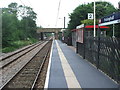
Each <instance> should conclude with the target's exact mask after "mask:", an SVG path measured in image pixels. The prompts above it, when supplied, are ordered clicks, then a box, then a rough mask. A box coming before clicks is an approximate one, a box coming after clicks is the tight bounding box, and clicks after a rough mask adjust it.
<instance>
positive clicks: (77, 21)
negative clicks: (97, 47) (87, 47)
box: [68, 1, 120, 37]
mask: <svg viewBox="0 0 120 90" xmlns="http://www.w3.org/2000/svg"><path fill="white" fill-rule="evenodd" d="M93 6H94V3H88V4H82V5H79V6H78V7H77V8H75V10H74V11H73V12H72V13H71V14H70V15H69V18H70V21H69V24H68V29H69V32H70V30H72V29H75V28H76V26H78V25H81V24H82V23H85V24H87V25H92V24H93V21H92V20H88V19H87V15H88V13H93V12H94V9H93ZM113 12H118V9H116V8H115V7H114V6H113V5H112V4H111V3H109V2H105V1H104V2H101V1H100V2H96V20H97V21H96V22H97V23H96V24H98V21H99V19H100V18H102V17H104V16H107V15H110V14H112V13H113ZM115 27H116V28H115V29H116V32H115V36H116V37H120V32H118V30H119V29H120V24H117V25H116V26H115ZM111 32H112V29H111V30H110V31H108V34H109V36H112V33H111Z"/></svg>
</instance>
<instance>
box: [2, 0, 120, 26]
mask: <svg viewBox="0 0 120 90" xmlns="http://www.w3.org/2000/svg"><path fill="white" fill-rule="evenodd" d="M95 1H108V2H110V3H111V4H113V5H114V6H115V7H116V8H118V2H119V1H120V0H114V2H113V0H95ZM11 2H16V3H18V5H24V4H25V5H26V6H30V7H31V8H33V10H34V11H35V12H36V13H37V20H36V22H37V26H42V27H43V28H63V27H64V17H65V26H66V27H67V24H68V22H69V20H70V19H69V14H70V13H72V12H73V10H74V9H75V8H76V7H77V6H79V5H81V4H84V3H85V4H87V3H90V2H94V0H0V8H1V7H7V6H8V5H9V4H10V3H11ZM59 2H61V3H60V4H59ZM59 5H60V7H59ZM58 7H59V14H58Z"/></svg>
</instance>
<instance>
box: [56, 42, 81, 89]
mask: <svg viewBox="0 0 120 90" xmlns="http://www.w3.org/2000/svg"><path fill="white" fill-rule="evenodd" d="M56 45H57V49H58V54H59V57H60V61H61V64H62V68H63V72H64V75H65V79H66V82H67V85H68V88H81V86H80V84H79V82H78V80H77V78H76V76H75V74H74V72H73V71H72V69H71V67H70V65H69V63H68V61H67V59H66V57H65V56H64V54H63V52H62V50H61V48H60V46H59V44H58V42H57V41H56ZM81 90H82V89H81Z"/></svg>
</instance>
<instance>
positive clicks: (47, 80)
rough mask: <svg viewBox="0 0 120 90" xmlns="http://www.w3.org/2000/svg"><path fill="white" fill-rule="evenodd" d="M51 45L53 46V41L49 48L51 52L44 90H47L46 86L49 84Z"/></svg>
mask: <svg viewBox="0 0 120 90" xmlns="http://www.w3.org/2000/svg"><path fill="white" fill-rule="evenodd" d="M53 44H54V40H53V42H52V47H51V52H50V58H49V64H48V68H47V75H46V80H45V86H44V90H46V89H47V88H48V84H49V76H50V68H51V58H52V51H53Z"/></svg>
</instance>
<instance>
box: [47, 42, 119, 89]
mask: <svg viewBox="0 0 120 90" xmlns="http://www.w3.org/2000/svg"><path fill="white" fill-rule="evenodd" d="M56 42H57V43H56ZM57 44H58V45H59V48H58V45H57ZM61 52H62V54H63V55H64V57H63V58H66V60H67V61H62V60H63V58H61V56H60V55H61V54H59V53H61ZM63 62H64V63H66V62H67V65H66V66H63V65H62V64H63ZM67 66H68V67H69V68H71V71H70V70H64V67H67ZM65 73H67V74H68V75H69V73H73V74H74V78H75V79H74V80H73V79H72V76H69V78H70V79H71V80H72V81H71V83H74V81H75V82H76V81H77V82H78V83H79V85H80V87H81V88H118V85H117V84H116V83H115V82H113V81H112V80H111V79H110V78H108V77H107V76H106V75H104V74H103V73H101V72H100V71H98V70H97V69H96V68H95V67H93V66H92V65H91V64H90V63H88V62H87V61H86V60H83V59H82V58H81V57H80V56H79V55H77V54H76V53H75V52H74V51H73V50H72V49H70V48H69V47H68V46H67V45H66V44H63V43H62V42H61V41H59V40H57V41H55V42H54V43H53V48H52V57H51V67H50V74H49V75H48V76H49V79H48V80H49V81H48V82H49V83H48V87H47V88H69V86H70V81H69V82H68V80H67V79H66V78H67V77H66V74H65ZM72 85H73V84H72ZM79 85H78V86H79ZM73 87H74V88H77V86H73Z"/></svg>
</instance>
